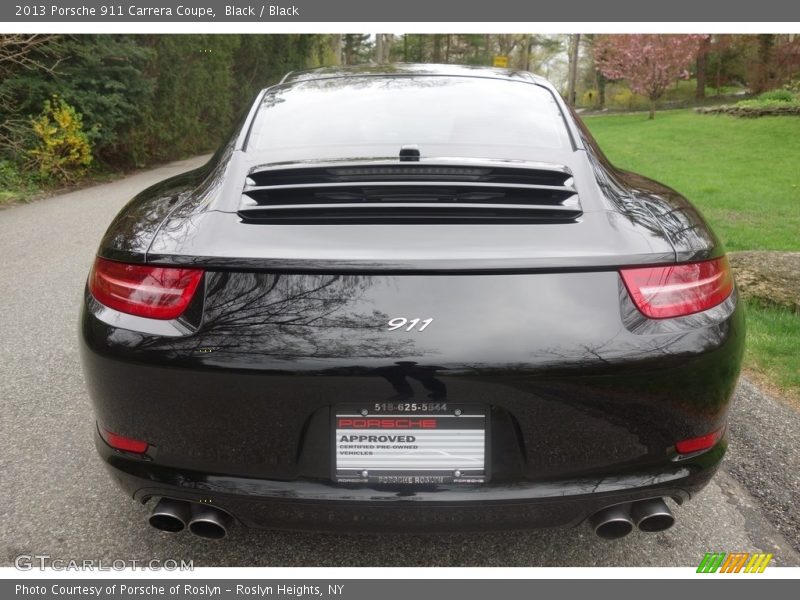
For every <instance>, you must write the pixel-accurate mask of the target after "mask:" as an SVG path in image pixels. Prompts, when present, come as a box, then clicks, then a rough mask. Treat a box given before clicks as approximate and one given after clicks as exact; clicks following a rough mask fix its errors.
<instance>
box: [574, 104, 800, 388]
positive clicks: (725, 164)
mask: <svg viewBox="0 0 800 600" xmlns="http://www.w3.org/2000/svg"><path fill="white" fill-rule="evenodd" d="M586 124H587V126H588V127H589V129H590V130H591V131H592V133H593V134H594V136H595V137H596V138H597V140H598V142H599V143H600V146H601V147H602V148H603V149H604V151H605V152H606V154H607V155H608V157H609V159H610V160H611V161H612V162H613V163H614V164H616V165H617V166H619V167H621V168H623V169H629V170H632V171H637V172H639V173H642V174H643V175H647V176H649V177H653V178H654V179H657V180H659V181H661V182H663V183H665V184H667V185H669V186H671V187H673V188H675V189H676V190H678V191H679V192H681V193H683V194H684V195H685V196H687V197H688V198H689V199H690V200H691V201H692V202H693V203H694V204H695V206H697V207H698V208H699V209H700V210H701V212H702V213H703V214H704V215H705V216H706V218H707V219H708V221H709V223H710V224H711V226H712V227H713V228H714V230H715V231H716V232H717V234H718V235H719V236H720V237H721V239H722V241H723V243H724V244H725V246H726V247H727V249H728V250H788V251H800V119H798V118H796V117H761V118H757V119H737V118H735V117H730V116H727V115H713V116H709V115H698V114H696V113H694V112H691V111H687V110H682V111H664V112H659V113H657V114H656V118H655V120H653V121H649V120H648V119H647V115H641V114H628V115H614V116H611V115H609V116H597V117H588V118H587V119H586ZM747 308H748V311H747V327H748V333H747V336H748V342H747V351H746V354H745V368H746V369H747V370H748V372H749V373H750V374H751V376H753V377H754V379H756V380H757V381H758V382H759V383H761V384H762V385H764V384H765V385H766V387H768V388H771V389H772V390H774V391H778V392H779V393H781V395H783V396H784V397H786V398H788V399H791V400H794V401H796V402H797V403H800V315H798V314H796V313H793V312H791V311H789V310H786V309H781V308H774V307H765V306H761V305H758V304H755V303H748V307H747Z"/></svg>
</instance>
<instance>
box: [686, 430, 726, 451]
mask: <svg viewBox="0 0 800 600" xmlns="http://www.w3.org/2000/svg"><path fill="white" fill-rule="evenodd" d="M724 432H725V428H724V427H722V428H720V429H717V430H716V431H712V432H711V433H707V434H706V435H701V436H700V437H696V438H690V439H688V440H681V441H680V442H676V443H675V449H676V450H677V451H678V452H679V453H680V454H693V453H695V452H701V451H702V450H708V449H709V448H713V447H714V446H716V444H717V442H718V441H720V440H721V439H722V434H723V433H724Z"/></svg>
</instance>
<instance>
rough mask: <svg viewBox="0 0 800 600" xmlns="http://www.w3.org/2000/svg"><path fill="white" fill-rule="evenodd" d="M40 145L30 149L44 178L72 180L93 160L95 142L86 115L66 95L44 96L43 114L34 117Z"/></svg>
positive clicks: (33, 160) (33, 122)
mask: <svg viewBox="0 0 800 600" xmlns="http://www.w3.org/2000/svg"><path fill="white" fill-rule="evenodd" d="M31 125H32V127H33V131H34V133H35V134H36V138H37V145H36V146H35V147H34V148H33V149H32V150H29V151H28V155H29V156H30V158H31V161H32V163H33V164H34V165H35V166H36V168H37V169H38V171H39V174H40V175H41V176H42V178H43V179H58V180H61V181H63V182H73V181H75V180H76V179H78V178H80V177H81V176H83V175H84V174H85V173H86V169H87V168H88V167H89V165H90V164H91V163H92V146H91V143H90V142H89V136H88V135H87V133H86V132H85V131H84V130H83V118H82V116H81V115H80V113H78V112H77V111H76V110H75V109H74V108H73V107H72V106H70V105H69V104H67V103H66V102H65V101H64V99H63V98H59V97H58V96H53V97H52V99H50V100H45V103H44V109H43V110H42V112H41V114H40V115H39V116H38V117H36V118H35V119H32V120H31Z"/></svg>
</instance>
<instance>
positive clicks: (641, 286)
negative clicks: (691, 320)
mask: <svg viewBox="0 0 800 600" xmlns="http://www.w3.org/2000/svg"><path fill="white" fill-rule="evenodd" d="M620 275H622V281H624V282H625V287H626V288H628V293H629V294H630V295H631V298H632V299H633V302H634V304H636V308H638V309H639V310H640V311H641V312H642V313H643V314H644V315H645V316H647V317H650V318H651V319H667V318H670V317H680V316H683V315H690V314H692V313H696V312H700V311H703V310H708V309H709V308H712V307H714V306H716V305H717V304H720V303H722V302H723V301H724V300H725V299H726V298H727V297H728V296H730V294H731V292H732V291H733V276H732V275H731V268H730V265H729V264H728V259H727V258H725V257H724V256H723V257H722V258H716V259H714V260H707V261H704V262H696V263H686V264H682V265H669V266H662V267H635V268H631V269H622V270H621V271H620Z"/></svg>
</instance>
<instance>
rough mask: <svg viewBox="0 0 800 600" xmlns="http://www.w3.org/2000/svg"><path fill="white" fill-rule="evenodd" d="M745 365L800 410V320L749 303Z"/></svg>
mask: <svg viewBox="0 0 800 600" xmlns="http://www.w3.org/2000/svg"><path fill="white" fill-rule="evenodd" d="M745 365H746V366H747V368H748V369H749V370H751V371H753V372H755V373H756V374H757V375H758V377H756V379H757V380H759V382H762V381H763V382H769V383H770V384H772V385H774V386H777V388H778V389H779V390H781V391H783V392H784V393H785V394H786V396H788V397H789V398H790V399H791V400H793V401H794V403H795V404H796V405H797V406H800V316H798V315H797V314H795V313H792V312H790V311H788V310H786V309H782V308H774V307H765V306H760V305H758V304H756V303H748V305H747V349H746V351H745ZM767 387H769V386H767Z"/></svg>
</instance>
